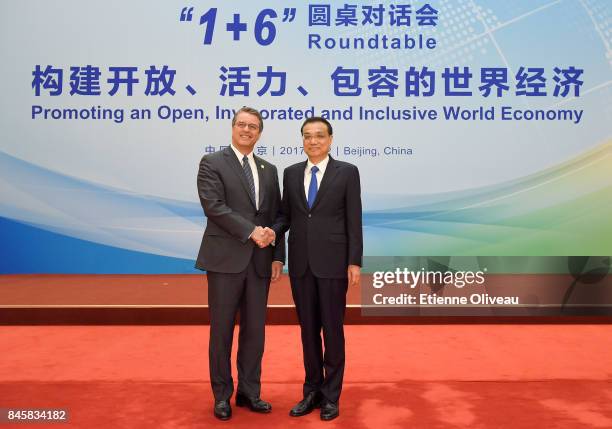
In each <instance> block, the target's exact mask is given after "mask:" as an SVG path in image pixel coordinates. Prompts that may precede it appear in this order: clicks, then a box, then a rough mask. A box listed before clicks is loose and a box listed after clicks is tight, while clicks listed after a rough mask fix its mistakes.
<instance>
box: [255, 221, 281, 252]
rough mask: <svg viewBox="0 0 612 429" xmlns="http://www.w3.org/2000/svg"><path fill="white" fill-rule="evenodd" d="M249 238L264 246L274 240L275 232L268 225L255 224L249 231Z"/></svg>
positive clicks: (261, 246)
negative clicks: (251, 230) (250, 231)
mask: <svg viewBox="0 0 612 429" xmlns="http://www.w3.org/2000/svg"><path fill="white" fill-rule="evenodd" d="M251 240H253V241H254V242H255V244H257V245H258V246H259V247H260V248H262V249H263V248H264V247H267V246H269V245H270V243H273V242H274V241H275V240H276V233H275V232H274V230H272V229H270V228H268V227H265V228H264V227H262V226H256V227H255V229H254V230H253V232H252V233H251Z"/></svg>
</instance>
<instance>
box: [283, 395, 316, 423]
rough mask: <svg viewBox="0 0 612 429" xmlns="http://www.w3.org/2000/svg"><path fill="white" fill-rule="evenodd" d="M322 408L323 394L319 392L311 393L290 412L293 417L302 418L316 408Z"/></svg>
mask: <svg viewBox="0 0 612 429" xmlns="http://www.w3.org/2000/svg"><path fill="white" fill-rule="evenodd" d="M320 406H321V394H320V393H319V392H310V393H309V394H308V395H306V396H305V397H304V399H302V400H301V401H300V402H298V403H297V405H296V406H295V407H293V408H292V409H291V411H289V415H290V416H291V417H300V416H305V415H306V414H309V413H311V412H312V410H314V409H315V408H319V407H320Z"/></svg>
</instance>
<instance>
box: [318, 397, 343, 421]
mask: <svg viewBox="0 0 612 429" xmlns="http://www.w3.org/2000/svg"><path fill="white" fill-rule="evenodd" d="M339 415H340V409H339V408H338V404H337V403H334V402H330V401H325V402H323V403H322V404H321V420H333V419H335V418H336V417H338V416H339Z"/></svg>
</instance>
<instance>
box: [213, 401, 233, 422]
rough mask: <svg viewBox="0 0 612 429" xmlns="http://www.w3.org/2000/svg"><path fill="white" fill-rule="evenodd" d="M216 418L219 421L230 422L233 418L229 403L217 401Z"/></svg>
mask: <svg viewBox="0 0 612 429" xmlns="http://www.w3.org/2000/svg"><path fill="white" fill-rule="evenodd" d="M215 417H216V418H218V419H219V420H229V419H230V418H231V417H232V407H231V406H230V403H229V401H215Z"/></svg>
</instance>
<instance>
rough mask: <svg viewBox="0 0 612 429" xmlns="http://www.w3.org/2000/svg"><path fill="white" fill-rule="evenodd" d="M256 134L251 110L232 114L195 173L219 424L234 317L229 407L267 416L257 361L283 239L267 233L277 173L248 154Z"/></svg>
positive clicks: (226, 413) (224, 415) (228, 412)
mask: <svg viewBox="0 0 612 429" xmlns="http://www.w3.org/2000/svg"><path fill="white" fill-rule="evenodd" d="M262 131H263V120H262V117H261V114H260V113H259V112H258V111H257V110H255V109H252V108H250V107H243V108H242V109H240V110H238V111H237V112H236V113H235V115H234V118H233V120H232V144H231V145H230V146H229V147H227V148H226V149H224V150H222V151H219V152H215V153H212V154H210V155H206V156H204V157H203V158H202V160H201V162H200V169H199V171H198V179H197V184H198V194H199V197H200V203H201V204H202V208H203V209H204V214H205V215H206V217H207V225H206V230H205V231H204V236H203V238H202V244H201V246H200V252H199V254H198V259H197V262H196V268H199V269H201V270H206V271H207V277H208V307H209V312H210V342H209V364H210V381H211V384H212V390H213V394H214V397H215V406H214V415H215V416H216V417H217V418H219V419H221V420H228V419H229V418H231V416H232V409H231V406H230V398H231V396H232V393H233V391H234V383H233V380H232V369H231V362H230V357H231V349H232V339H233V333H234V321H235V318H236V314H237V312H238V311H240V333H239V336H238V359H237V367H238V386H237V393H236V405H237V406H239V407H240V406H243V407H248V408H249V409H250V410H251V411H254V412H258V413H269V412H270V411H271V410H272V406H271V405H270V404H269V403H268V402H266V401H264V400H262V399H261V397H260V393H261V382H260V379H261V360H262V357H263V351H264V337H265V320H266V307H267V301H268V291H269V287H270V280H277V279H278V278H279V276H280V274H281V271H282V266H283V263H284V260H285V240H284V237H283V236H280V235H279V236H278V237H276V235H275V234H274V232H273V231H272V230H271V229H269V226H271V225H272V223H273V222H274V217H275V216H276V213H277V212H278V210H279V207H280V201H281V197H280V188H279V184H278V175H277V171H276V167H275V166H274V165H272V164H270V163H269V162H266V161H264V160H263V159H261V158H259V157H257V156H254V154H253V149H254V147H255V144H256V143H257V141H258V140H259V138H260V136H261V133H262ZM274 244H275V245H274Z"/></svg>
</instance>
